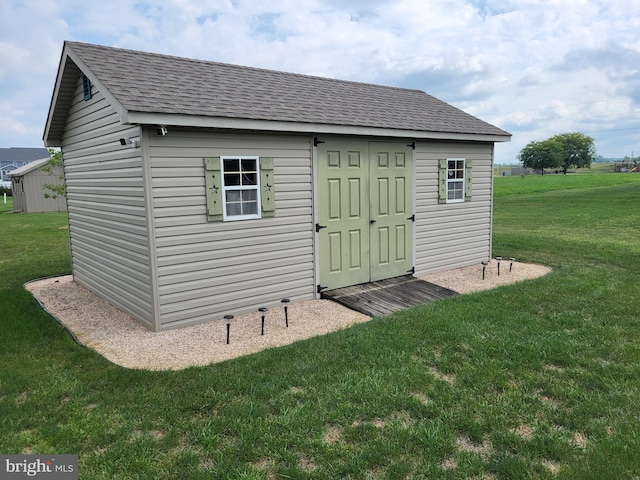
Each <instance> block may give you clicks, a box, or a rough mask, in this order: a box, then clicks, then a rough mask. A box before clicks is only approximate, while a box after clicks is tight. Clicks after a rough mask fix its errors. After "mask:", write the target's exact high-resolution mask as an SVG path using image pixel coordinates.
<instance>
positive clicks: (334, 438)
mask: <svg viewBox="0 0 640 480" xmlns="http://www.w3.org/2000/svg"><path fill="white" fill-rule="evenodd" d="M322 441H323V442H324V443H326V444H327V445H335V444H336V443H338V442H340V441H342V432H341V431H340V429H339V428H338V427H336V426H335V425H331V426H329V427H328V428H327V431H326V432H324V435H323V436H322Z"/></svg>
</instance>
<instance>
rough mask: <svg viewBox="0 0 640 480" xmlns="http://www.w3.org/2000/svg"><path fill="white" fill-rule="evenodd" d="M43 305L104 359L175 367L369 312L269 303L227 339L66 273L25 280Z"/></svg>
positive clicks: (489, 275)
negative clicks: (175, 323) (157, 316)
mask: <svg viewBox="0 0 640 480" xmlns="http://www.w3.org/2000/svg"><path fill="white" fill-rule="evenodd" d="M550 271H551V269H550V268H548V267H543V266H540V265H533V264H525V263H514V265H513V269H512V271H511V272H509V262H508V261H506V262H505V261H503V262H502V265H501V275H500V276H498V275H497V265H496V262H495V260H492V262H491V263H490V264H489V266H487V269H486V274H485V280H484V281H483V280H482V266H481V265H473V266H471V267H464V268H458V269H455V270H448V271H446V272H440V273H437V274H432V275H427V276H425V277H421V278H422V279H424V280H426V281H429V282H432V283H435V284H437V285H441V286H443V287H446V288H449V289H451V290H454V291H456V292H459V293H470V292H474V291H478V290H486V289H490V288H494V287H497V286H499V285H503V284H507V283H513V282H517V281H520V280H525V279H529V278H535V277H539V276H542V275H545V274H547V273H549V272H550ZM25 288H26V289H27V290H28V291H30V292H31V293H32V294H33V296H34V297H35V298H36V300H37V301H38V302H39V303H40V305H41V306H42V308H44V310H46V311H47V312H48V313H49V314H50V315H52V316H53V317H54V318H55V319H56V320H57V321H58V322H59V323H60V324H61V325H62V326H63V327H65V328H66V329H67V330H68V331H69V333H70V334H71V335H72V336H73V338H74V339H75V340H76V341H77V342H78V343H79V344H81V345H83V346H86V347H88V348H90V349H92V350H94V351H96V352H97V353H99V354H100V355H103V356H104V357H105V358H106V359H107V360H109V361H111V362H113V363H115V364H117V365H120V366H123V367H126V368H134V369H147V370H179V369H183V368H188V367H192V366H202V365H208V364H210V363H217V362H222V361H225V360H229V359H232V358H236V357H240V356H242V355H247V354H250V353H255V352H259V351H261V350H264V349H267V348H273V347H279V346H283V345H288V344H290V343H293V342H296V341H298V340H302V339H305V338H310V337H314V336H317V335H324V334H327V333H330V332H333V331H336V330H340V329H343V328H348V327H350V326H352V325H355V324H357V323H362V322H366V321H368V320H370V318H369V317H368V316H366V315H363V314H361V313H358V312H355V311H353V310H350V309H348V308H346V307H343V306H342V305H339V304H337V303H334V302H331V301H329V300H310V301H306V302H300V303H293V304H289V306H288V310H289V327H288V328H287V327H286V326H285V318H284V310H283V308H282V307H280V306H278V307H275V308H271V309H270V310H269V312H268V313H267V316H266V320H265V335H264V336H262V335H261V334H260V330H261V315H260V313H258V312H255V313H249V314H245V315H241V316H237V317H236V318H234V319H233V321H232V324H231V335H230V343H229V345H227V344H226V321H225V320H224V319H220V320H213V321H211V322H207V323H204V324H200V325H194V326H190V327H184V328H179V329H175V330H168V331H164V332H151V331H150V330H148V329H147V328H146V327H145V326H143V325H142V324H141V323H139V322H137V321H136V320H134V319H132V318H131V317H130V316H129V315H127V314H126V313H124V312H122V311H121V310H119V309H118V308H116V307H114V306H113V305H111V304H110V303H109V302H107V301H106V300H104V299H103V298H101V297H99V296H98V295H96V294H94V293H93V292H91V291H89V290H87V289H86V288H84V287H82V286H81V285H79V284H77V283H76V282H74V281H73V276H72V275H66V276H61V277H51V278H44V279H39V280H34V281H31V282H28V283H26V284H25Z"/></svg>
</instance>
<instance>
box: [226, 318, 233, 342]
mask: <svg viewBox="0 0 640 480" xmlns="http://www.w3.org/2000/svg"><path fill="white" fill-rule="evenodd" d="M224 319H225V320H226V321H227V345H229V333H230V332H231V320H232V319H233V315H225V316H224Z"/></svg>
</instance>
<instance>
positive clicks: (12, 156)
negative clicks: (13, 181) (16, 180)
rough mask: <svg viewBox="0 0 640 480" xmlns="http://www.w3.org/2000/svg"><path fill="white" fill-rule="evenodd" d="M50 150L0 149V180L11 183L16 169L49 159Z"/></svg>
mask: <svg viewBox="0 0 640 480" xmlns="http://www.w3.org/2000/svg"><path fill="white" fill-rule="evenodd" d="M48 157H49V150H47V149H46V148H22V147H11V148H0V175H1V177H2V178H0V180H1V181H5V182H6V181H9V180H10V178H9V174H10V173H11V172H12V171H14V170H15V169H16V168H19V167H23V166H25V165H26V164H28V163H29V162H33V161H34V160H39V159H41V158H48Z"/></svg>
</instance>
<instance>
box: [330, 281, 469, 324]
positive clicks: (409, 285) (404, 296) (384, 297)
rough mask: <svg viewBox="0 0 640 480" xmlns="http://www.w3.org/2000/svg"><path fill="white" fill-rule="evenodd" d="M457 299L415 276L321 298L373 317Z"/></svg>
mask: <svg viewBox="0 0 640 480" xmlns="http://www.w3.org/2000/svg"><path fill="white" fill-rule="evenodd" d="M454 295H458V293H456V292H454V291H453V290H449V289H448V288H444V287H441V286H439V285H434V284H433V283H429V282H425V281H424V280H420V279H418V278H415V277H412V276H411V275H403V276H402V277H395V278H388V279H386V280H378V281H376V282H370V283H363V284H361V285H353V286H351V287H344V288H337V289H335V290H329V291H327V292H322V295H321V297H322V298H326V299H328V300H333V301H334V302H337V303H339V304H341V305H344V306H345V307H348V308H350V309H352V310H356V311H358V312H361V313H364V314H365V315H369V316H370V317H378V316H381V315H388V314H390V313H393V312H396V311H398V310H402V309H404V308H409V307H413V306H414V305H420V304H422V303H428V302H433V301H434V300H439V299H441V298H446V297H452V296H454Z"/></svg>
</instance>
